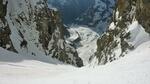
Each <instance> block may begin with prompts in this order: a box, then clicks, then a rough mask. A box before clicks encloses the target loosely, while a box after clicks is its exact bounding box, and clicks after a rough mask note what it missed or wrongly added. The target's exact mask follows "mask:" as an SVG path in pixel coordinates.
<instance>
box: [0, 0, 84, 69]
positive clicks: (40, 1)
mask: <svg viewBox="0 0 150 84" xmlns="http://www.w3.org/2000/svg"><path fill="white" fill-rule="evenodd" d="M0 9H1V10H0V47H3V48H5V49H7V50H11V51H15V52H18V53H20V54H27V55H34V56H43V55H47V56H50V58H51V57H53V58H56V59H58V60H60V61H62V62H64V63H68V64H72V65H75V66H78V67H81V66H83V62H82V60H81V59H80V57H78V53H77V51H76V50H75V49H74V48H73V47H72V46H71V45H69V44H67V43H66V42H65V39H64V35H65V31H66V30H65V26H64V25H63V23H62V20H61V19H60V14H59V12H58V11H55V10H52V9H48V5H47V2H46V1H45V0H29V1H28V0H8V1H4V0H0Z"/></svg>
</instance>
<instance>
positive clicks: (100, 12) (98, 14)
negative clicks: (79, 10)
mask: <svg viewBox="0 0 150 84" xmlns="http://www.w3.org/2000/svg"><path fill="white" fill-rule="evenodd" d="M93 1H94V4H93V5H92V6H91V7H89V8H88V10H87V11H86V12H85V13H84V14H82V15H81V16H80V17H78V18H77V19H76V22H77V24H80V25H87V26H89V27H92V28H93V30H95V31H96V32H98V33H102V32H104V31H106V28H107V27H108V25H109V24H110V21H111V17H112V13H113V9H114V7H115V2H116V0H93Z"/></svg>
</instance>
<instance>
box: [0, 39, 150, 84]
mask: <svg viewBox="0 0 150 84" xmlns="http://www.w3.org/2000/svg"><path fill="white" fill-rule="evenodd" d="M143 50H144V51H143ZM149 51H150V41H148V42H145V43H143V44H141V45H140V46H139V47H137V49H135V50H134V51H132V52H130V53H129V54H127V55H126V56H125V57H124V58H121V59H120V60H117V61H114V62H112V63H110V64H107V65H104V66H95V67H89V66H85V67H82V68H75V67H73V66H69V65H63V64H52V63H51V64H50V63H44V62H41V61H37V60H36V59H31V58H29V57H24V56H21V55H18V54H15V53H12V52H9V51H6V50H4V49H2V48H0V68H1V69H0V84H149V83H150V80H149V78H150V67H149V66H150V52H149Z"/></svg>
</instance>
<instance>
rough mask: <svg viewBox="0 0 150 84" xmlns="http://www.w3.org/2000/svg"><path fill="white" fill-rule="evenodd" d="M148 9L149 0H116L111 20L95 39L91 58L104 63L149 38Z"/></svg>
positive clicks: (120, 55)
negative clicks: (105, 30)
mask: <svg viewBox="0 0 150 84" xmlns="http://www.w3.org/2000/svg"><path fill="white" fill-rule="evenodd" d="M149 10H150V1H149V0H118V1H117V4H116V9H115V11H114V14H113V21H112V23H111V24H110V26H109V29H108V30H107V32H105V33H104V34H103V35H102V36H101V37H100V38H99V39H98V41H97V52H96V53H95V55H96V57H91V58H97V59H98V60H97V61H98V62H97V63H98V64H106V63H108V62H111V61H114V60H116V59H118V58H120V57H123V56H124V55H125V54H126V53H128V52H129V51H130V50H132V49H134V48H136V47H137V46H138V45H140V44H141V43H143V42H145V41H148V40H150V36H149V34H150V32H149V29H150V28H149V27H150V25H149V24H150V20H149V18H150V12H149ZM142 26H143V27H144V28H143V27H142Z"/></svg>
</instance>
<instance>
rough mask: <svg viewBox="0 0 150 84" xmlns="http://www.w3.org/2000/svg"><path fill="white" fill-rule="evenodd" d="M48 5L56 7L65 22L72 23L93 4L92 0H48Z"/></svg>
mask: <svg viewBox="0 0 150 84" xmlns="http://www.w3.org/2000/svg"><path fill="white" fill-rule="evenodd" d="M48 3H49V6H50V7H55V8H57V9H58V10H59V11H60V12H61V14H62V19H63V21H64V23H65V24H72V23H74V22H75V19H76V18H77V17H79V16H80V15H81V14H82V13H84V12H85V11H86V10H87V9H88V8H89V7H90V6H92V5H93V4H94V0H48Z"/></svg>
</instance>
